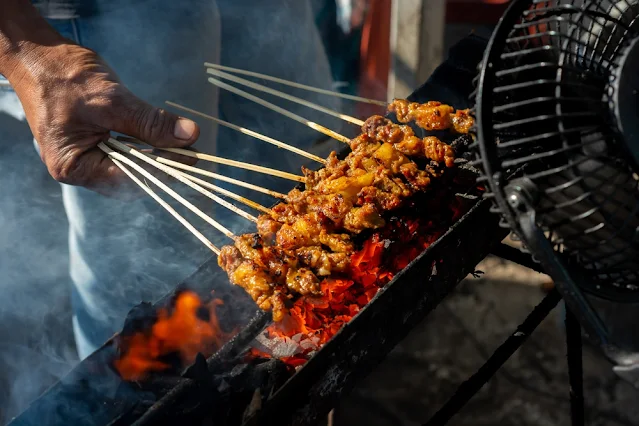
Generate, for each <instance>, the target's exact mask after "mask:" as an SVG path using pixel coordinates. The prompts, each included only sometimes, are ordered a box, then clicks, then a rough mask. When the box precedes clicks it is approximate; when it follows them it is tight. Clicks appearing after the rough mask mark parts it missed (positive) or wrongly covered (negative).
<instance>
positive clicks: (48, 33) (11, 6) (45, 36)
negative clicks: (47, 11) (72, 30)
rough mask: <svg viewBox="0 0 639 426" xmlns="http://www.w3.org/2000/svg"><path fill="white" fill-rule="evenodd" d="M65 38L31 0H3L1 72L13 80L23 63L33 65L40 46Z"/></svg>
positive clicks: (0, 12)
mask: <svg viewBox="0 0 639 426" xmlns="http://www.w3.org/2000/svg"><path fill="white" fill-rule="evenodd" d="M63 42H64V39H63V37H62V36H60V35H59V34H58V33H57V32H56V31H55V30H54V29H53V28H52V27H51V26H50V25H49V24H48V23H47V21H46V20H45V19H44V18H42V17H41V16H40V14H39V13H38V11H37V10H36V9H35V7H34V6H33V5H32V4H31V2H30V0H0V74H2V75H4V76H5V77H6V78H7V79H8V80H9V81H10V82H12V83H13V81H12V80H15V79H16V78H18V77H17V76H16V74H20V70H21V69H22V68H24V67H23V65H26V66H33V65H34V64H33V63H32V62H34V61H35V60H36V58H37V57H38V56H39V54H38V53H36V52H37V50H38V49H40V48H46V47H48V46H54V45H58V44H60V43H63ZM33 53H35V54H33ZM29 62H30V63H29ZM25 63H28V64H25Z"/></svg>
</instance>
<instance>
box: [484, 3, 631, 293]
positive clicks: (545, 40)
mask: <svg viewBox="0 0 639 426" xmlns="http://www.w3.org/2000/svg"><path fill="white" fill-rule="evenodd" d="M525 3H528V6H527V8H526V10H525V11H524V12H523V13H522V14H521V15H520V16H519V17H518V19H517V20H516V21H515V22H512V24H511V30H510V32H509V34H508V36H507V38H506V40H505V44H504V48H503V49H502V51H501V52H500V55H499V61H497V62H493V63H492V64H491V70H490V72H492V73H494V77H495V78H494V82H495V84H494V87H484V88H483V90H490V91H491V94H492V95H491V97H492V105H491V106H488V107H491V108H492V123H482V122H480V121H479V120H478V125H479V126H492V129H493V130H494V135H495V139H496V140H495V141H494V142H493V141H483V142H484V143H495V144H496V148H495V149H496V152H495V155H494V158H488V159H486V158H484V159H483V161H491V165H492V168H493V171H494V170H499V171H509V170H510V171H512V170H516V169H521V170H523V175H524V176H526V177H528V178H530V179H531V180H532V181H533V182H534V184H535V185H536V187H537V189H538V191H539V194H540V197H539V201H538V204H537V205H536V207H535V209H536V212H537V222H538V225H539V226H540V227H541V228H542V229H543V230H544V231H546V236H547V238H548V239H549V240H550V241H552V243H553V244H554V247H555V250H556V251H557V252H563V253H565V254H567V255H568V256H570V257H571V258H572V259H573V260H574V261H575V262H577V263H578V264H580V265H581V266H582V267H583V268H584V269H585V270H586V271H587V275H588V277H591V278H592V279H593V283H594V284H593V286H592V288H589V289H590V290H592V291H595V292H607V293H608V294H610V292H611V291H612V292H616V293H619V292H623V293H628V292H632V293H635V292H637V293H639V291H638V290H639V247H638V245H637V242H636V241H635V229H637V227H639V214H638V211H639V200H638V194H639V191H638V190H637V189H638V188H637V185H638V182H637V178H636V175H633V172H632V170H631V169H630V167H629V166H628V165H627V164H626V162H625V161H624V154H623V152H624V151H623V150H622V149H621V148H620V144H621V143H623V141H621V140H619V136H618V134H617V133H616V130H615V126H614V122H613V121H612V119H611V114H610V112H609V109H608V102H609V99H608V96H609V87H608V82H609V79H610V78H611V75H614V72H615V66H616V60H617V58H618V57H619V55H620V54H621V52H623V49H624V47H625V45H626V44H627V42H628V40H630V39H632V38H634V37H635V36H636V35H637V34H636V31H635V29H639V24H638V23H637V18H638V17H639V0H633V1H628V0H623V1H561V0H556V1H530V0H529V1H527V2H525ZM484 107H487V106H484ZM489 180H490V177H489ZM496 186H499V184H497V185H494V186H491V187H492V188H493V191H494V192H496V194H495V195H496V196H498V197H503V196H504V193H503V186H502V188H501V190H499V189H497V190H495V187H496ZM502 210H503V209H502ZM502 213H503V214H505V215H513V216H514V215H516V212H514V211H502ZM509 223H511V224H513V223H516V220H515V219H514V217H511V220H509Z"/></svg>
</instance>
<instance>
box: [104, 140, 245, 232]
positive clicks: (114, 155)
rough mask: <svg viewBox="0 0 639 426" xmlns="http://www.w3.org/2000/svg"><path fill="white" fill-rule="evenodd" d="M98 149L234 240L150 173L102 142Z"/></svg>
mask: <svg viewBox="0 0 639 426" xmlns="http://www.w3.org/2000/svg"><path fill="white" fill-rule="evenodd" d="M116 142H117V141H116ZM124 146H126V145H124ZM98 148H100V149H101V150H102V151H104V152H105V153H107V154H108V155H109V156H110V157H111V158H115V159H116V160H119V161H120V162H122V163H124V164H126V165H128V166H130V167H131V168H133V169H134V170H135V171H137V172H138V173H140V174H141V175H142V176H144V177H145V178H147V179H148V180H150V181H151V182H153V184H155V185H156V186H158V187H159V188H160V189H162V190H163V191H164V192H166V193H167V194H169V195H170V196H171V197H173V198H174V199H175V200H176V201H178V202H179V203H180V204H182V205H183V206H184V207H186V208H187V209H189V210H191V211H192V212H193V213H195V214H196V215H197V216H198V217H200V218H201V219H202V220H204V221H205V222H206V223H208V224H209V225H211V226H213V227H214V228H215V229H217V230H218V231H220V232H221V233H223V234H224V235H225V236H227V237H229V238H230V239H232V240H235V235H234V234H233V233H232V232H231V231H230V230H228V229H226V228H225V227H224V226H223V225H222V224H220V223H219V222H217V221H216V220H215V219H213V218H212V217H210V216H208V215H207V214H206V213H204V212H203V211H202V210H200V209H198V208H197V207H196V206H194V205H193V204H192V203H191V202H189V201H187V200H186V199H184V197H182V196H181V195H180V194H178V193H177V192H175V191H174V190H172V189H171V188H169V187H168V186H167V185H166V184H164V183H163V182H162V181H161V180H159V179H158V178H156V177H155V176H153V175H152V174H151V173H149V172H148V171H146V170H145V169H144V168H143V167H141V166H140V165H138V164H135V163H134V162H133V161H132V160H130V159H129V158H127V157H125V156H124V155H122V154H121V153H119V152H117V151H115V150H113V149H112V148H110V147H109V146H107V145H106V144H105V143H104V142H100V143H99V144H98Z"/></svg>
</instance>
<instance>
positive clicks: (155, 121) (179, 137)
mask: <svg viewBox="0 0 639 426" xmlns="http://www.w3.org/2000/svg"><path fill="white" fill-rule="evenodd" d="M110 130H112V131H115V132H119V133H123V134H126V135H129V136H132V137H134V138H137V139H139V140H141V141H143V142H146V143H148V144H150V145H153V146H156V147H158V148H180V147H188V146H190V145H192V144H193V143H194V142H195V141H196V140H197V138H198V137H199V136H200V128H199V127H198V125H197V124H196V123H195V122H194V121H192V120H189V119H187V118H183V117H179V116H177V115H175V114H172V113H170V112H168V111H165V110H163V109H161V108H156V107H154V106H152V105H149V104H148V103H146V102H144V101H143V100H141V99H139V98H137V97H135V96H133V95H131V96H130V99H128V101H127V102H126V107H125V110H124V111H123V114H120V116H118V117H115V120H114V124H113V128H112V129H110Z"/></svg>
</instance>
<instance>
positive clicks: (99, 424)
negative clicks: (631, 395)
mask: <svg viewBox="0 0 639 426" xmlns="http://www.w3.org/2000/svg"><path fill="white" fill-rule="evenodd" d="M485 46H486V41H485V40H483V39H481V38H478V37H475V36H469V37H467V38H466V39H464V40H463V41H462V42H460V43H459V44H457V45H456V46H454V47H453V48H452V49H451V51H450V55H449V58H448V59H447V60H446V61H445V62H444V63H443V64H442V65H441V66H440V67H439V68H438V69H437V70H436V71H435V72H434V74H433V75H432V76H431V78H430V79H429V80H428V81H427V82H426V83H425V84H424V85H423V86H422V87H420V88H419V89H417V90H416V91H415V92H414V93H413V94H412V95H411V96H410V99H411V100H415V101H420V102H421V101H426V100H430V99H438V100H441V101H444V102H447V103H450V104H452V105H455V106H458V107H464V106H467V105H468V95H469V93H470V92H471V90H472V79H473V77H474V75H475V73H476V68H477V64H478V63H479V61H480V60H481V56H482V52H483V50H484V48H485ZM460 170H461V171H460V173H462V174H468V175H469V176H471V177H472V181H473V182H474V179H475V178H476V175H475V173H476V172H475V171H474V170H473V169H472V168H470V167H465V166H463V165H462V166H460ZM473 186H474V184H473ZM459 196H460V197H461V198H463V199H464V200H465V202H466V203H467V205H468V206H469V209H468V211H467V212H466V213H465V214H464V215H463V216H462V217H461V218H460V219H458V220H457V222H455V223H454V224H453V225H452V226H451V227H450V228H449V229H448V231H447V232H446V233H445V234H443V235H442V236H441V237H440V238H439V239H438V240H437V241H436V242H435V243H433V244H432V245H431V246H429V248H428V249H426V250H425V251H424V252H423V253H422V254H421V255H420V256H418V257H417V258H416V259H415V260H414V261H412V262H411V263H410V264H409V265H408V267H406V268H405V269H404V270H403V271H401V272H400V273H399V274H397V275H396V276H395V278H394V279H393V280H392V281H391V283H389V284H388V285H387V286H386V287H385V288H384V289H382V290H381V291H379V293H378V294H377V295H376V296H375V297H374V299H373V300H372V301H371V302H370V303H369V304H368V305H367V306H366V308H364V309H363V310H362V311H361V312H360V313H359V314H358V315H356V316H355V317H354V318H353V319H352V321H351V322H349V323H348V324H347V325H345V326H344V327H343V328H342V329H341V330H340V332H339V333H338V334H336V335H335V336H334V337H333V338H332V339H331V340H330V341H329V342H328V343H326V344H325V345H324V346H323V347H322V348H321V349H320V350H319V351H318V352H317V353H316V354H315V355H314V356H313V357H312V358H311V359H310V360H309V361H308V362H307V363H306V364H305V365H304V366H303V367H302V368H301V369H299V370H298V371H296V372H295V373H294V374H292V375H291V373H290V372H289V371H288V370H286V369H285V368H283V365H282V364H281V363H280V362H279V361H277V360H270V361H267V362H261V363H259V364H258V363H256V362H249V363H247V362H246V360H245V358H243V357H242V356H241V355H242V354H243V353H244V352H245V350H246V349H247V348H248V347H249V345H250V344H251V342H252V340H253V339H254V338H255V336H257V335H258V334H259V333H260V332H261V331H262V330H263V329H264V327H265V326H266V325H267V324H268V323H269V321H270V315H269V314H266V313H264V312H261V311H259V310H257V309H256V308H255V306H254V304H253V302H252V301H251V300H250V299H249V297H248V296H247V295H246V294H245V293H244V292H243V291H242V290H241V289H239V288H238V287H234V286H230V285H229V284H228V280H227V277H226V275H225V273H224V272H223V271H221V270H220V269H219V267H218V266H217V262H216V259H215V258H211V259H210V260H209V261H207V262H206V263H205V264H204V265H202V266H201V267H200V268H199V269H198V270H197V271H196V272H195V273H194V274H193V275H192V276H191V277H189V278H188V279H187V280H185V281H184V282H183V283H181V284H180V285H179V286H178V287H177V288H176V289H175V290H174V292H172V293H171V294H169V295H167V296H166V297H165V298H163V299H162V300H160V301H159V302H158V303H157V304H156V305H155V306H152V305H150V304H143V305H140V306H138V307H136V308H135V309H134V310H133V311H132V312H131V314H130V315H129V318H128V319H127V322H126V324H125V329H126V328H127V327H135V326H136V325H137V326H139V324H143V323H144V322H145V321H149V319H152V318H153V316H154V313H155V312H156V308H157V307H158V306H167V305H170V304H171V303H172V301H173V300H174V299H175V297H176V295H177V294H178V293H179V292H180V291H182V290H184V289H189V290H192V291H195V292H196V293H198V294H199V295H200V296H201V297H202V298H206V297H210V293H211V290H215V295H216V297H219V298H222V299H223V300H226V306H229V305H231V306H234V307H237V308H236V309H232V310H229V312H228V315H222V316H221V317H222V318H223V319H224V320H225V322H226V323H227V324H225V325H226V326H229V327H239V328H240V329H241V331H240V332H239V333H237V334H236V335H235V336H234V337H233V338H232V339H231V340H229V341H228V342H227V343H226V344H225V345H224V346H223V347H222V348H221V349H220V350H219V351H218V352H217V353H215V354H214V355H213V356H211V357H210V358H208V359H205V358H204V357H203V356H198V358H197V359H196V361H195V363H194V364H193V365H192V366H190V367H189V368H188V369H187V370H186V371H183V372H181V373H180V374H178V373H174V374H156V375H152V376H151V377H149V378H148V380H145V381H143V382H140V383H127V382H123V381H122V380H120V378H119V377H118V375H117V374H116V373H115V372H114V370H113V369H112V367H111V361H112V359H113V358H114V356H115V354H116V347H117V336H116V337H114V338H113V339H111V340H110V341H108V342H107V343H105V345H103V346H102V347H101V348H100V349H99V350H98V351H96V352H95V353H94V354H93V355H91V356H90V357H88V358H87V359H86V360H84V361H83V362H81V363H80V364H79V365H78V366H77V367H76V368H75V369H74V370H73V371H72V372H71V373H70V374H69V375H68V376H66V377H65V378H63V379H62V380H61V381H60V382H59V383H57V384H55V385H54V386H53V387H51V388H50V389H49V390H48V391H47V392H46V393H45V394H44V395H42V396H41V397H40V398H39V399H37V400H36V401H34V402H33V403H32V404H31V406H30V407H29V408H28V409H27V410H26V411H25V412H23V413H22V414H21V415H20V416H18V417H17V418H15V419H14V420H13V421H12V422H11V423H10V425H12V426H27V425H39V426H40V425H63V424H64V425H69V424H82V425H96V426H106V425H113V426H115V425H140V426H141V425H164V424H167V425H168V424H178V423H179V424H216V425H234V426H235V425H237V426H239V425H246V426H249V425H250V426H253V425H263V424H292V425H311V424H316V423H317V422H318V421H319V420H320V419H322V418H324V417H325V416H326V414H327V413H328V412H329V411H330V409H331V408H332V407H334V406H335V404H336V403H337V402H338V401H339V399H340V397H341V396H342V395H344V394H345V393H346V392H348V391H349V390H350V389H351V388H352V387H353V386H354V384H355V383H356V382H357V380H359V379H361V378H362V377H364V376H365V375H366V374H367V373H369V372H370V371H371V370H372V369H374V368H375V366H376V365H377V364H378V363H380V362H381V361H382V360H383V359H384V357H385V356H386V354H388V352H389V351H390V350H391V349H392V348H393V347H394V346H395V345H396V344H397V343H398V342H399V341H401V340H402V339H403V338H404V337H405V336H406V335H407V334H408V332H409V331H410V330H411V329H412V328H413V327H414V326H415V325H416V324H418V323H419V322H420V321H422V320H423V319H424V318H425V317H426V316H427V315H428V313H429V312H431V311H432V310H433V309H434V308H435V307H436V306H437V304H438V303H439V302H440V301H441V300H442V299H443V298H444V297H445V296H446V295H447V294H448V293H450V292H451V291H452V290H453V289H454V287H455V286H456V285H457V283H459V282H460V281H461V280H462V279H463V278H464V277H466V276H467V275H468V274H469V273H472V272H474V268H475V266H476V265H477V264H478V263H479V262H480V261H481V260H482V259H483V258H484V257H486V256H487V255H489V254H490V253H494V254H496V255H498V256H500V257H503V258H505V259H509V260H513V261H515V262H518V263H521V264H524V265H525V266H529V267H532V268H536V265H535V264H534V263H532V262H531V261H530V260H529V258H528V257H525V256H522V255H521V253H519V252H518V251H517V250H514V249H511V248H509V247H507V246H503V245H501V241H502V240H503V239H504V238H505V237H506V236H507V234H508V231H507V230H505V229H504V228H503V227H500V226H499V225H498V217H497V216H496V215H494V214H492V213H491V211H490V203H489V202H488V200H481V198H480V197H475V196H464V194H459ZM559 300H560V297H559V296H558V294H557V293H556V292H555V291H552V292H551V293H550V294H549V295H548V296H546V298H545V299H544V301H542V303H541V304H540V305H539V306H538V307H537V308H536V309H535V310H534V311H533V312H532V313H531V315H530V316H529V318H528V319H527V320H526V321H525V322H524V323H523V324H522V325H521V326H520V327H519V329H518V330H517V331H516V332H515V333H514V334H513V335H512V336H511V337H510V338H509V339H508V340H507V341H506V342H505V343H504V345H502V347H500V348H499V349H498V350H497V351H496V352H495V354H494V355H493V356H492V357H491V358H490V359H489V360H488V362H487V364H486V365H485V366H484V367H482V369H480V370H479V371H478V373H477V374H476V375H475V376H473V377H472V378H471V379H469V381H468V382H466V383H464V384H463V385H462V386H461V387H460V389H459V391H458V392H457V393H456V394H455V395H454V396H453V398H452V399H451V400H450V401H449V403H447V404H446V405H445V406H444V407H443V408H442V409H441V410H440V411H439V412H438V413H437V414H436V415H435V417H434V418H433V419H432V420H431V421H430V423H428V424H430V425H440V424H445V423H446V422H447V420H448V419H450V418H451V417H452V415H454V413H455V412H457V411H458V410H459V409H460V408H461V407H462V406H463V404H464V403H465V402H466V401H468V399H470V398H471V397H472V395H473V394H474V393H475V392H477V391H478V390H479V388H480V387H481V386H482V385H483V384H484V383H485V382H486V381H487V380H488V379H489V378H490V376H492V374H494V373H495V371H496V370H497V369H498V368H499V367H500V366H501V365H502V364H503V363H504V362H505V360H506V359H507V358H508V357H509V356H510V355H512V353H513V352H514V351H515V350H516V349H517V348H518V347H519V345H521V344H522V343H523V341H525V339H526V338H527V337H528V336H529V335H530V333H531V332H532V331H533V330H534V328H535V327H536V326H537V325H538V324H539V323H540V322H541V320H542V319H543V318H545V316H547V315H548V313H549V312H550V311H551V310H552V309H553V308H554V307H555V306H556V304H557V303H558V302H559ZM238 312H242V313H243V314H237V313H238ZM569 318H571V317H570V316H569ZM124 332H126V330H123V333H124ZM568 336H569V351H568V353H569V357H570V358H572V359H574V360H575V362H572V363H570V364H571V365H572V366H573V368H571V377H572V378H573V380H572V382H571V385H572V386H573V393H574V395H575V398H574V400H575V411H576V412H577V413H579V410H580V405H579V398H580V395H581V394H580V392H579V389H580V386H579V380H580V377H581V376H580V374H579V373H580V364H579V361H580V350H581V346H580V340H579V338H580V331H579V326H578V325H577V324H576V323H574V322H572V321H570V320H569V327H568ZM575 366H576V367H577V368H574V367H575Z"/></svg>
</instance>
